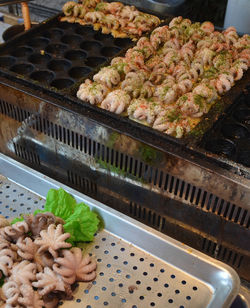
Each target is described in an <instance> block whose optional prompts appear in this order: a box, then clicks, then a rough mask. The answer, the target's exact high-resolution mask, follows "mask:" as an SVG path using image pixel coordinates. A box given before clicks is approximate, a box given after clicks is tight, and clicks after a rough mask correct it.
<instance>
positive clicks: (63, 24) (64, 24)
mask: <svg viewBox="0 0 250 308" xmlns="http://www.w3.org/2000/svg"><path fill="white" fill-rule="evenodd" d="M58 27H60V28H61V29H64V30H67V29H70V28H74V23H69V22H65V21H64V22H60V23H59V24H58Z"/></svg>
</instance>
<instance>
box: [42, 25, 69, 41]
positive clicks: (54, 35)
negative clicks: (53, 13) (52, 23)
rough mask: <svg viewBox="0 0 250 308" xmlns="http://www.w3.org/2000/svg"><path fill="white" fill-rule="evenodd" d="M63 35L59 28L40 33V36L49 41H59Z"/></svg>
mask: <svg viewBox="0 0 250 308" xmlns="http://www.w3.org/2000/svg"><path fill="white" fill-rule="evenodd" d="M63 34H64V31H63V30H62V29H59V28H52V29H50V30H48V31H45V32H43V33H42V36H44V37H47V38H49V39H53V40H56V39H60V38H61V37H62V36H63Z"/></svg>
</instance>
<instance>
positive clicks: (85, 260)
mask: <svg viewBox="0 0 250 308" xmlns="http://www.w3.org/2000/svg"><path fill="white" fill-rule="evenodd" d="M62 255H63V257H62V258H56V259H55V264H54V265H53V270H54V272H56V273H57V274H60V275H61V276H62V279H63V280H64V282H66V283H69V284H73V283H74V282H75V281H90V280H93V279H95V277H96V272H95V269H96V262H93V261H92V260H91V258H90V257H89V255H87V256H86V257H83V255H82V250H81V249H80V248H77V247H73V248H72V249H71V250H63V251H62Z"/></svg>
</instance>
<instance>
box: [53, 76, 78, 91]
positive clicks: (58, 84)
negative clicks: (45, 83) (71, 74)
mask: <svg viewBox="0 0 250 308" xmlns="http://www.w3.org/2000/svg"><path fill="white" fill-rule="evenodd" d="M73 84H74V80H72V79H70V78H57V79H54V80H53V81H52V83H51V84H50V85H51V87H54V88H56V89H58V90H63V89H65V88H69V87H71V86H72V85H73Z"/></svg>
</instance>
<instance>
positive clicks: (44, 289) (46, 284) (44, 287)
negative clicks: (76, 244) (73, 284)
mask: <svg viewBox="0 0 250 308" xmlns="http://www.w3.org/2000/svg"><path fill="white" fill-rule="evenodd" d="M36 279H37V281H35V282H33V283H32V286H33V287H35V288H38V293H39V294H40V295H41V296H44V295H46V294H49V293H51V292H53V291H61V292H69V293H72V292H71V291H70V290H69V289H70V288H69V285H67V284H66V283H65V282H64V281H63V279H62V277H61V276H60V275H58V274H56V273H55V272H54V271H53V270H52V269H50V268H49V267H45V268H44V271H43V272H40V273H38V274H37V275H36Z"/></svg>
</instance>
